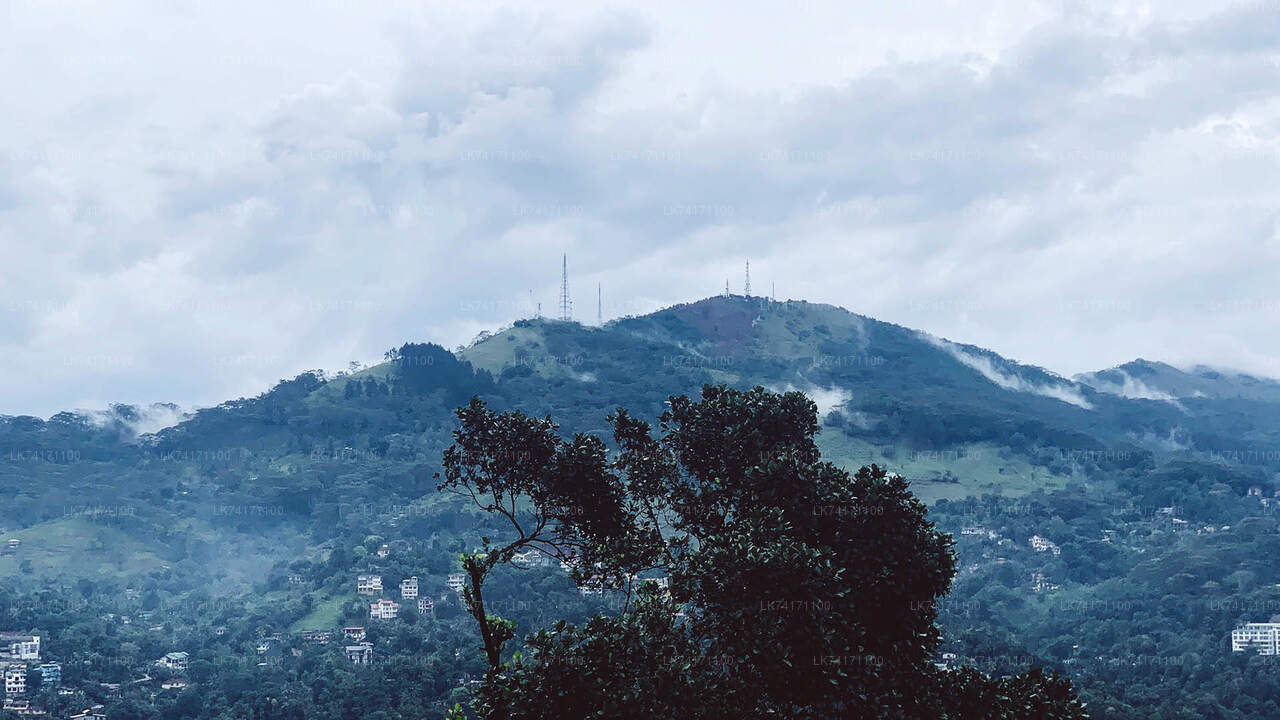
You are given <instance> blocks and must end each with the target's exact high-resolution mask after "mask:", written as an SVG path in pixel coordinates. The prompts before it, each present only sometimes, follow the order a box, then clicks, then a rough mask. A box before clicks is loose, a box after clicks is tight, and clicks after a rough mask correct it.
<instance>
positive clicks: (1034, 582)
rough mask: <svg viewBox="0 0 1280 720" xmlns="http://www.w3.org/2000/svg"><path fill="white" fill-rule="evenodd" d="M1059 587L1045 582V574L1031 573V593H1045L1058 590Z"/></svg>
mask: <svg viewBox="0 0 1280 720" xmlns="http://www.w3.org/2000/svg"><path fill="white" fill-rule="evenodd" d="M1057 589H1058V586H1057V585H1055V584H1054V583H1051V582H1049V581H1047V580H1045V577H1044V573H1041V572H1033V573H1031V591H1032V592H1044V591H1045V590H1057Z"/></svg>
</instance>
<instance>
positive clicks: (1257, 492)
mask: <svg viewBox="0 0 1280 720" xmlns="http://www.w3.org/2000/svg"><path fill="white" fill-rule="evenodd" d="M1245 496H1246V497H1262V488H1260V487H1258V486H1257V485H1254V486H1252V487H1250V488H1249V490H1248V492H1246V493H1245Z"/></svg>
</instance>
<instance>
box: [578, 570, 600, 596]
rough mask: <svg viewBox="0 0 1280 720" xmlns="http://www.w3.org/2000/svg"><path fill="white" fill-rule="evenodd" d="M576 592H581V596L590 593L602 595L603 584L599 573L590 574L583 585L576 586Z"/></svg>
mask: <svg viewBox="0 0 1280 720" xmlns="http://www.w3.org/2000/svg"><path fill="white" fill-rule="evenodd" d="M578 592H579V593H581V594H582V596H583V597H587V596H590V595H603V594H604V585H603V580H602V578H601V577H600V576H599V575H592V576H591V577H590V578H588V579H587V582H586V584H585V585H583V586H582V587H580V588H578Z"/></svg>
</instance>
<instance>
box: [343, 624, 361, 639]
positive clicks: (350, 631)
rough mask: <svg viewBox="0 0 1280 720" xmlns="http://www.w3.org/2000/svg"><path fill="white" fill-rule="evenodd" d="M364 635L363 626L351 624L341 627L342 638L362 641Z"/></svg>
mask: <svg viewBox="0 0 1280 720" xmlns="http://www.w3.org/2000/svg"><path fill="white" fill-rule="evenodd" d="M364 636H365V633H364V628H362V627H360V626H359V625H352V626H351V627H344V628H342V639H343V640H350V641H352V642H362V641H363V640H364Z"/></svg>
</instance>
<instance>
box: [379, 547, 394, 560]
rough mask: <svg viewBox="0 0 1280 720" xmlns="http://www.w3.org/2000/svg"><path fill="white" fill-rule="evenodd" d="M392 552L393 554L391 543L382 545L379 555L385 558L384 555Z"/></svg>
mask: <svg viewBox="0 0 1280 720" xmlns="http://www.w3.org/2000/svg"><path fill="white" fill-rule="evenodd" d="M390 554H391V546H390V545H383V546H382V547H380V548H378V557H380V558H384V557H387V556H388V555H390Z"/></svg>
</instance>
